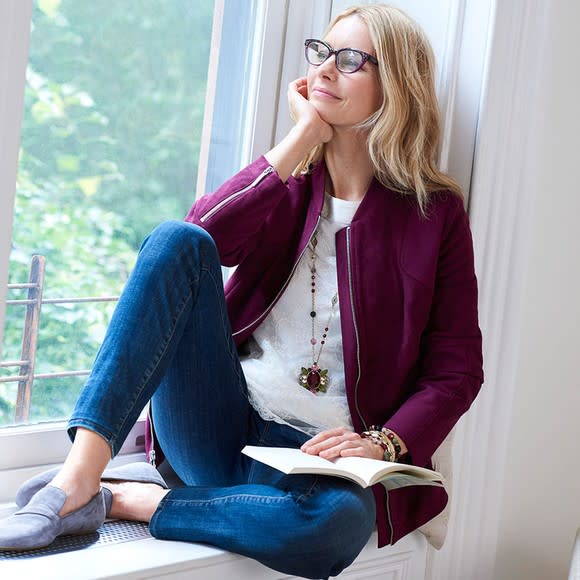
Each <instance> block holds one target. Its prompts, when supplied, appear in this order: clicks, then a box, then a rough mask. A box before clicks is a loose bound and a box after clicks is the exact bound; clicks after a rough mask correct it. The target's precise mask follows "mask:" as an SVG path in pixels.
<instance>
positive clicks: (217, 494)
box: [0, 4, 483, 578]
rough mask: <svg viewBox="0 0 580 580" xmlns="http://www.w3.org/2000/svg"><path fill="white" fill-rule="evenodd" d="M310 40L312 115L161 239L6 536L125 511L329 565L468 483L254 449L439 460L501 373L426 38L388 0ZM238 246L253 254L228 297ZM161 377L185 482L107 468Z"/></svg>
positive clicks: (390, 539)
mask: <svg viewBox="0 0 580 580" xmlns="http://www.w3.org/2000/svg"><path fill="white" fill-rule="evenodd" d="M305 51H306V58H307V60H308V61H309V63H310V67H309V70H308V76H307V78H303V79H298V80H297V81H295V82H293V83H291V84H290V87H289V93H288V98H289V105H290V111H291V114H292V117H293V119H294V121H295V125H294V127H293V128H292V129H291V131H290V132H289V134H288V135H287V136H286V137H285V138H284V139H283V140H282V141H281V142H280V143H279V144H278V145H277V146H275V147H274V148H273V149H272V150H271V151H269V152H268V153H266V155H264V156H263V157H261V158H260V159H258V160H257V161H255V162H254V163H252V164H251V165H250V166H249V167H247V168H245V169H244V170H242V171H241V172H240V173H239V174H238V175H236V176H235V177H233V178H232V179H231V180H229V181H228V182H227V183H225V184H224V185H223V186H222V187H221V188H220V189H219V190H218V191H217V192H215V193H213V194H211V195H207V196H204V197H203V198H201V199H200V200H199V201H198V202H196V203H195V204H194V206H193V207H192V209H191V211H190V212H189V214H188V216H187V218H186V222H190V223H179V222H172V223H168V224H163V225H162V226H160V227H159V228H157V229H156V230H155V231H154V232H153V233H152V234H151V236H150V237H149V238H148V239H147V240H146V241H145V242H144V244H143V247H142V249H141V252H140V256H139V259H138V261H137V264H136V266H135V269H134V271H133V273H132V275H131V277H130V280H129V282H128V283H127V286H126V288H125V290H124V293H123V296H122V297H121V300H120V302H119V304H118V307H117V309H116V311H115V314H114V316H113V320H112V322H111V325H110V327H109V330H108V333H107V336H106V338H105V341H104V343H103V345H102V347H101V350H100V351H99V354H98V356H97V359H96V361H95V365H94V368H93V371H92V374H91V376H90V378H89V380H88V382H87V384H86V386H85V389H84V390H83V392H82V393H81V396H80V398H79V401H78V403H77V406H76V408H75V411H74V413H73V416H72V418H71V421H70V424H69V431H70V434H71V438H73V440H74V443H73V446H72V449H71V451H70V454H69V456H68V458H67V460H66V461H65V464H64V466H63V467H62V469H61V470H60V471H59V472H58V473H57V474H56V475H55V476H54V478H53V479H52V475H53V474H51V475H50V476H44V477H40V478H36V479H35V480H32V481H30V482H28V483H26V484H25V485H24V486H23V488H22V489H21V490H20V492H19V499H20V504H21V505H24V507H23V508H22V509H21V510H20V511H19V512H17V514H15V515H14V516H12V517H11V518H8V519H7V520H5V521H4V522H3V523H2V524H1V525H0V545H1V546H3V547H4V548H11V547H12V548H19V549H25V548H30V547H34V546H40V545H46V544H47V543H49V542H50V541H52V539H53V538H54V537H55V536H57V535H59V534H63V533H71V532H73V531H74V532H82V531H91V530H94V529H96V528H97V527H99V525H100V524H101V523H102V521H103V519H104V517H105V512H106V513H107V514H108V515H109V516H111V517H118V518H125V519H134V520H141V521H145V522H149V525H150V530H151V533H152V534H153V535H154V536H156V537H159V538H165V539H176V540H187V541H198V542H205V543H210V544H214V545H216V546H219V547H221V548H224V549H227V550H231V551H234V552H238V553H240V554H244V555H247V556H250V557H252V558H255V559H257V560H259V561H260V562H262V563H264V564H266V565H267V566H270V567H272V568H274V569H277V570H279V571H281V572H284V573H286V574H294V575H299V576H305V577H310V578H326V577H328V576H330V575H333V576H334V575H337V574H338V573H340V571H341V570H342V569H343V568H345V567H346V566H348V565H349V564H350V563H351V562H352V561H353V560H354V559H355V558H356V556H357V555H358V553H359V552H360V550H361V549H362V548H363V546H364V545H365V543H366V542H367V540H368V538H369V536H370V534H371V532H372V530H373V529H374V527H375V524H376V525H377V526H378V531H379V544H380V545H385V544H388V543H394V542H396V541H397V540H398V539H399V538H401V537H402V536H403V535H405V534H407V533H408V532H410V531H412V530H413V529H416V528H417V527H418V526H420V525H422V524H423V523H425V522H426V521H428V520H430V519H431V518H432V517H434V516H435V515H436V514H437V513H439V512H440V511H441V510H442V509H443V507H444V506H445V503H446V501H447V496H446V493H445V491H444V490H443V489H442V488H432V487H410V488H404V489H397V490H394V491H391V492H389V493H388V495H387V494H386V492H385V490H384V488H383V487H382V486H375V487H374V488H372V489H361V488H359V487H358V486H357V485H355V484H353V483H351V482H348V481H344V480H341V479H337V478H331V477H321V478H317V477H314V476H284V475H283V474H281V473H278V472H275V471H274V470H272V469H270V468H268V467H266V466H264V465H262V464H259V463H256V462H254V461H252V460H250V459H249V458H246V457H245V456H242V455H241V454H240V450H241V448H242V447H243V446H244V445H246V444H254V445H278V446H293V447H300V448H301V449H302V450H303V451H304V452H306V453H311V454H316V455H320V456H322V457H325V458H329V459H332V458H336V457H338V456H360V457H370V458H375V459H383V458H387V459H391V460H392V459H400V460H401V461H407V462H410V463H414V464H417V465H422V466H428V465H430V458H431V456H432V455H433V453H434V451H435V450H436V449H437V447H438V446H439V444H440V443H441V441H442V440H443V439H444V438H445V436H446V435H447V434H448V432H449V431H450V430H451V428H452V427H453V425H454V424H455V422H456V421H457V420H458V418H459V417H460V416H461V415H462V413H464V412H465V411H466V410H467V408H468V407H469V405H470V404H471V402H472V401H473V399H474V397H475V396H476V394H477V392H478V390H479V388H480V385H481V382H482V379H483V376H482V368H481V367H482V361H481V335H480V331H479V328H478V323H477V285H476V280H475V275H474V269H473V251H472V243H471V237H470V233H469V227H468V222H467V217H466V214H465V211H464V209H463V205H462V200H461V197H460V195H458V192H459V190H458V187H457V186H456V184H455V183H454V182H453V181H452V180H451V179H450V178H449V177H447V176H446V175H444V174H442V173H441V172H440V171H438V169H437V168H436V166H435V162H434V160H435V157H436V152H437V145H438V138H439V126H438V119H437V105H436V100H435V92H434V85H433V62H432V55H431V50H430V47H429V45H428V42H427V40H426V39H425V37H424V35H423V33H422V32H421V31H420V30H419V28H418V27H417V25H416V24H415V23H414V22H413V21H411V20H410V19H409V18H408V17H407V16H405V15H404V14H403V13H401V12H400V11H398V10H396V9H394V8H390V7H387V6H385V5H380V4H377V5H367V6H362V7H358V8H353V9H349V10H347V11H345V12H344V13H342V14H341V15H339V16H338V17H337V18H336V19H335V20H334V21H333V22H332V23H331V25H330V26H329V29H328V31H327V33H326V35H325V36H324V40H316V39H309V40H307V41H306V43H305ZM192 224H194V225H192ZM220 262H221V264H223V265H226V266H234V265H236V266H237V268H236V271H235V273H234V274H233V275H232V276H231V278H230V279H229V280H228V282H227V284H226V288H225V299H224V293H223V288H222V281H221V275H220ZM230 325H231V326H230ZM150 399H151V401H152V417H153V425H154V427H155V442H154V445H153V447H152V449H151V450H150V451H151V457H154V456H155V454H156V453H159V452H163V454H164V456H165V458H166V459H167V461H168V463H169V464H170V465H171V467H172V468H173V469H174V470H175V472H176V473H177V475H178V476H179V478H180V479H181V480H182V481H183V483H184V486H183V487H178V488H174V489H172V490H168V489H166V488H165V484H164V482H163V480H162V479H161V478H160V477H159V476H158V475H157V473H156V472H153V471H154V470H153V471H147V469H145V468H144V469H143V470H142V471H141V472H139V473H135V472H131V470H123V468H120V469H119V470H117V471H116V472H115V470H111V471H109V472H106V473H105V474H104V480H101V476H102V475H103V470H104V469H105V467H106V465H107V463H108V461H109V460H110V458H111V455H113V456H114V455H115V454H116V453H117V452H118V450H119V448H120V446H121V445H122V443H123V440H124V438H125V437H126V436H127V434H128V432H129V429H130V428H131V426H132V425H133V423H134V422H135V420H136V419H137V417H138V416H139V413H140V412H141V410H142V409H143V407H144V406H145V404H146V403H147V402H148V401H149V400H150ZM143 465H146V464H143ZM150 469H151V470H152V468H150ZM51 479H52V481H51ZM115 480H116V481H115ZM119 480H121V482H119ZM135 480H137V482H135ZM49 482H50V483H49ZM46 483H49V485H46V486H45V484H46ZM101 485H102V486H103V487H101ZM39 489H40V491H38V490H39ZM35 492H36V493H35ZM47 510H48V511H47ZM41 512H42V513H43V514H45V515H39V513H41ZM46 514H49V515H48V516H47V515H46ZM47 522H48V523H47Z"/></svg>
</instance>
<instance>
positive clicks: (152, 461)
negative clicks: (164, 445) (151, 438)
mask: <svg viewBox="0 0 580 580" xmlns="http://www.w3.org/2000/svg"><path fill="white" fill-rule="evenodd" d="M149 463H150V464H151V465H152V466H153V467H156V465H155V449H151V451H149Z"/></svg>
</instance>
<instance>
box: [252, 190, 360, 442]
mask: <svg viewBox="0 0 580 580" xmlns="http://www.w3.org/2000/svg"><path fill="white" fill-rule="evenodd" d="M359 204H360V202H353V201H345V200H341V199H336V198H334V197H332V196H330V195H328V194H326V195H325V201H324V207H323V210H322V215H321V219H320V223H319V225H318V232H317V240H318V244H317V246H316V270H317V274H316V275H317V277H316V318H315V325H314V327H315V338H316V339H317V341H318V342H317V344H316V348H315V352H316V355H317V354H318V350H319V348H320V340H321V337H322V333H323V329H324V327H325V325H326V323H327V321H328V318H329V316H330V312H331V303H332V297H333V296H334V294H335V293H336V291H337V276H336V246H335V234H336V232H337V231H339V230H341V229H343V228H344V227H345V226H347V225H349V224H350V222H351V220H352V218H353V216H354V214H355V212H356V210H357V208H358V206H359ZM310 258H311V248H310V247H309V248H307V249H306V251H305V252H304V253H303V254H302V257H301V259H300V261H299V263H298V265H297V267H296V270H295V272H294V276H293V277H292V279H291V280H290V282H289V284H288V286H287V287H286V290H285V291H284V294H283V295H282V296H281V297H280V299H279V301H278V302H277V303H276V305H275V306H274V308H273V309H272V310H271V311H270V313H269V314H268V316H267V317H266V318H265V319H264V322H262V324H261V325H260V326H259V327H258V328H257V329H256V330H255V331H254V335H253V338H254V344H253V345H252V347H253V348H252V354H251V355H250V356H249V357H246V358H243V359H242V368H243V370H244V374H245V377H246V381H247V384H248V391H249V395H250V402H251V404H252V405H253V407H254V408H255V409H256V411H258V413H259V414H260V416H261V417H262V418H263V419H265V420H268V421H276V422H278V423H283V424H286V425H290V426H292V427H294V428H296V429H299V430H300V431H303V432H304V433H307V434H308V435H315V434H316V433H318V432H319V431H322V430H324V429H330V428H332V427H339V426H343V425H344V426H347V427H351V428H352V422H351V419H350V413H349V410H348V404H347V400H346V392H345V384H344V363H343V356H342V339H341V333H340V312H339V305H338V303H337V304H336V306H335V308H334V315H333V318H332V321H331V324H330V327H329V332H328V337H327V340H326V344H325V345H324V347H323V350H322V354H321V356H320V359H319V361H318V364H319V366H320V367H321V368H323V369H328V376H329V377H330V381H329V384H328V390H327V391H326V393H317V394H313V393H311V392H310V391H308V390H307V389H305V388H303V387H302V386H300V385H299V384H298V377H299V375H300V371H301V368H302V367H307V368H308V367H310V366H311V365H312V362H313V360H312V345H311V343H310V341H311V338H312V320H311V318H310V312H311V310H312V294H311V291H310V290H311V279H310V276H311V273H310V262H311V259H310Z"/></svg>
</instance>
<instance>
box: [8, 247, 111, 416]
mask: <svg viewBox="0 0 580 580" xmlns="http://www.w3.org/2000/svg"><path fill="white" fill-rule="evenodd" d="M45 266H46V260H45V258H44V256H33V257H32V261H31V263H30V274H29V278H28V282H27V283H22V284H8V290H9V291H10V290H28V294H27V297H26V298H25V299H22V300H7V301H6V305H7V306H26V314H25V318H24V331H23V335H22V348H21V352H20V359H19V360H13V361H10V360H8V361H4V362H2V361H0V368H12V367H16V368H17V369H18V371H17V372H18V374H17V375H13V376H7V377H0V383H14V382H17V383H18V391H17V394H16V409H15V413H14V421H15V422H16V423H26V422H28V419H29V416H30V403H31V400H32V389H33V386H34V381H35V380H36V379H49V378H63V377H78V376H86V375H88V374H89V373H90V369H89V370H80V371H63V372H55V373H39V374H35V373H34V368H35V364H36V352H37V345H38V332H39V328H40V314H41V310H42V305H43V304H78V303H83V302H116V301H117V300H118V299H119V297H118V296H88V297H83V298H43V290H44V272H45Z"/></svg>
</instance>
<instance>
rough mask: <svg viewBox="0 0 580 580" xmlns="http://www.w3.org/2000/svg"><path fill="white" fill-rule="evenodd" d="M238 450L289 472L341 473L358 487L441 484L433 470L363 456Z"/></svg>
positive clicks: (253, 448) (272, 449) (252, 448)
mask: <svg viewBox="0 0 580 580" xmlns="http://www.w3.org/2000/svg"><path fill="white" fill-rule="evenodd" d="M242 453H244V454H245V455H248V456H249V457H252V458H253V459H255V460H257V461H260V462H261V463H265V464H266V465H269V466H270V467H273V468H275V469H278V470H279V471H282V472H283V473H287V474H289V475H293V474H301V473H314V474H318V475H334V476H335V477H345V478H346V479H350V480H352V481H354V482H356V483H358V484H359V485H360V486H361V487H368V486H369V485H374V484H375V483H382V484H383V486H384V487H385V488H386V489H387V490H390V489H396V488H398V487H407V486H410V485H436V486H443V476H442V475H441V474H440V473H437V472H436V471H431V470H430V469H426V468H424V467H416V466H415V465H405V464H404V463H390V462H388V461H379V460H378V459H367V458H365V457H339V458H338V459H335V460H333V461H329V460H328V459H323V458H322V457H319V456H318V455H308V454H306V453H302V451H300V449H288V448H286V447H256V446H253V445H246V446H245V447H244V448H243V449H242Z"/></svg>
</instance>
